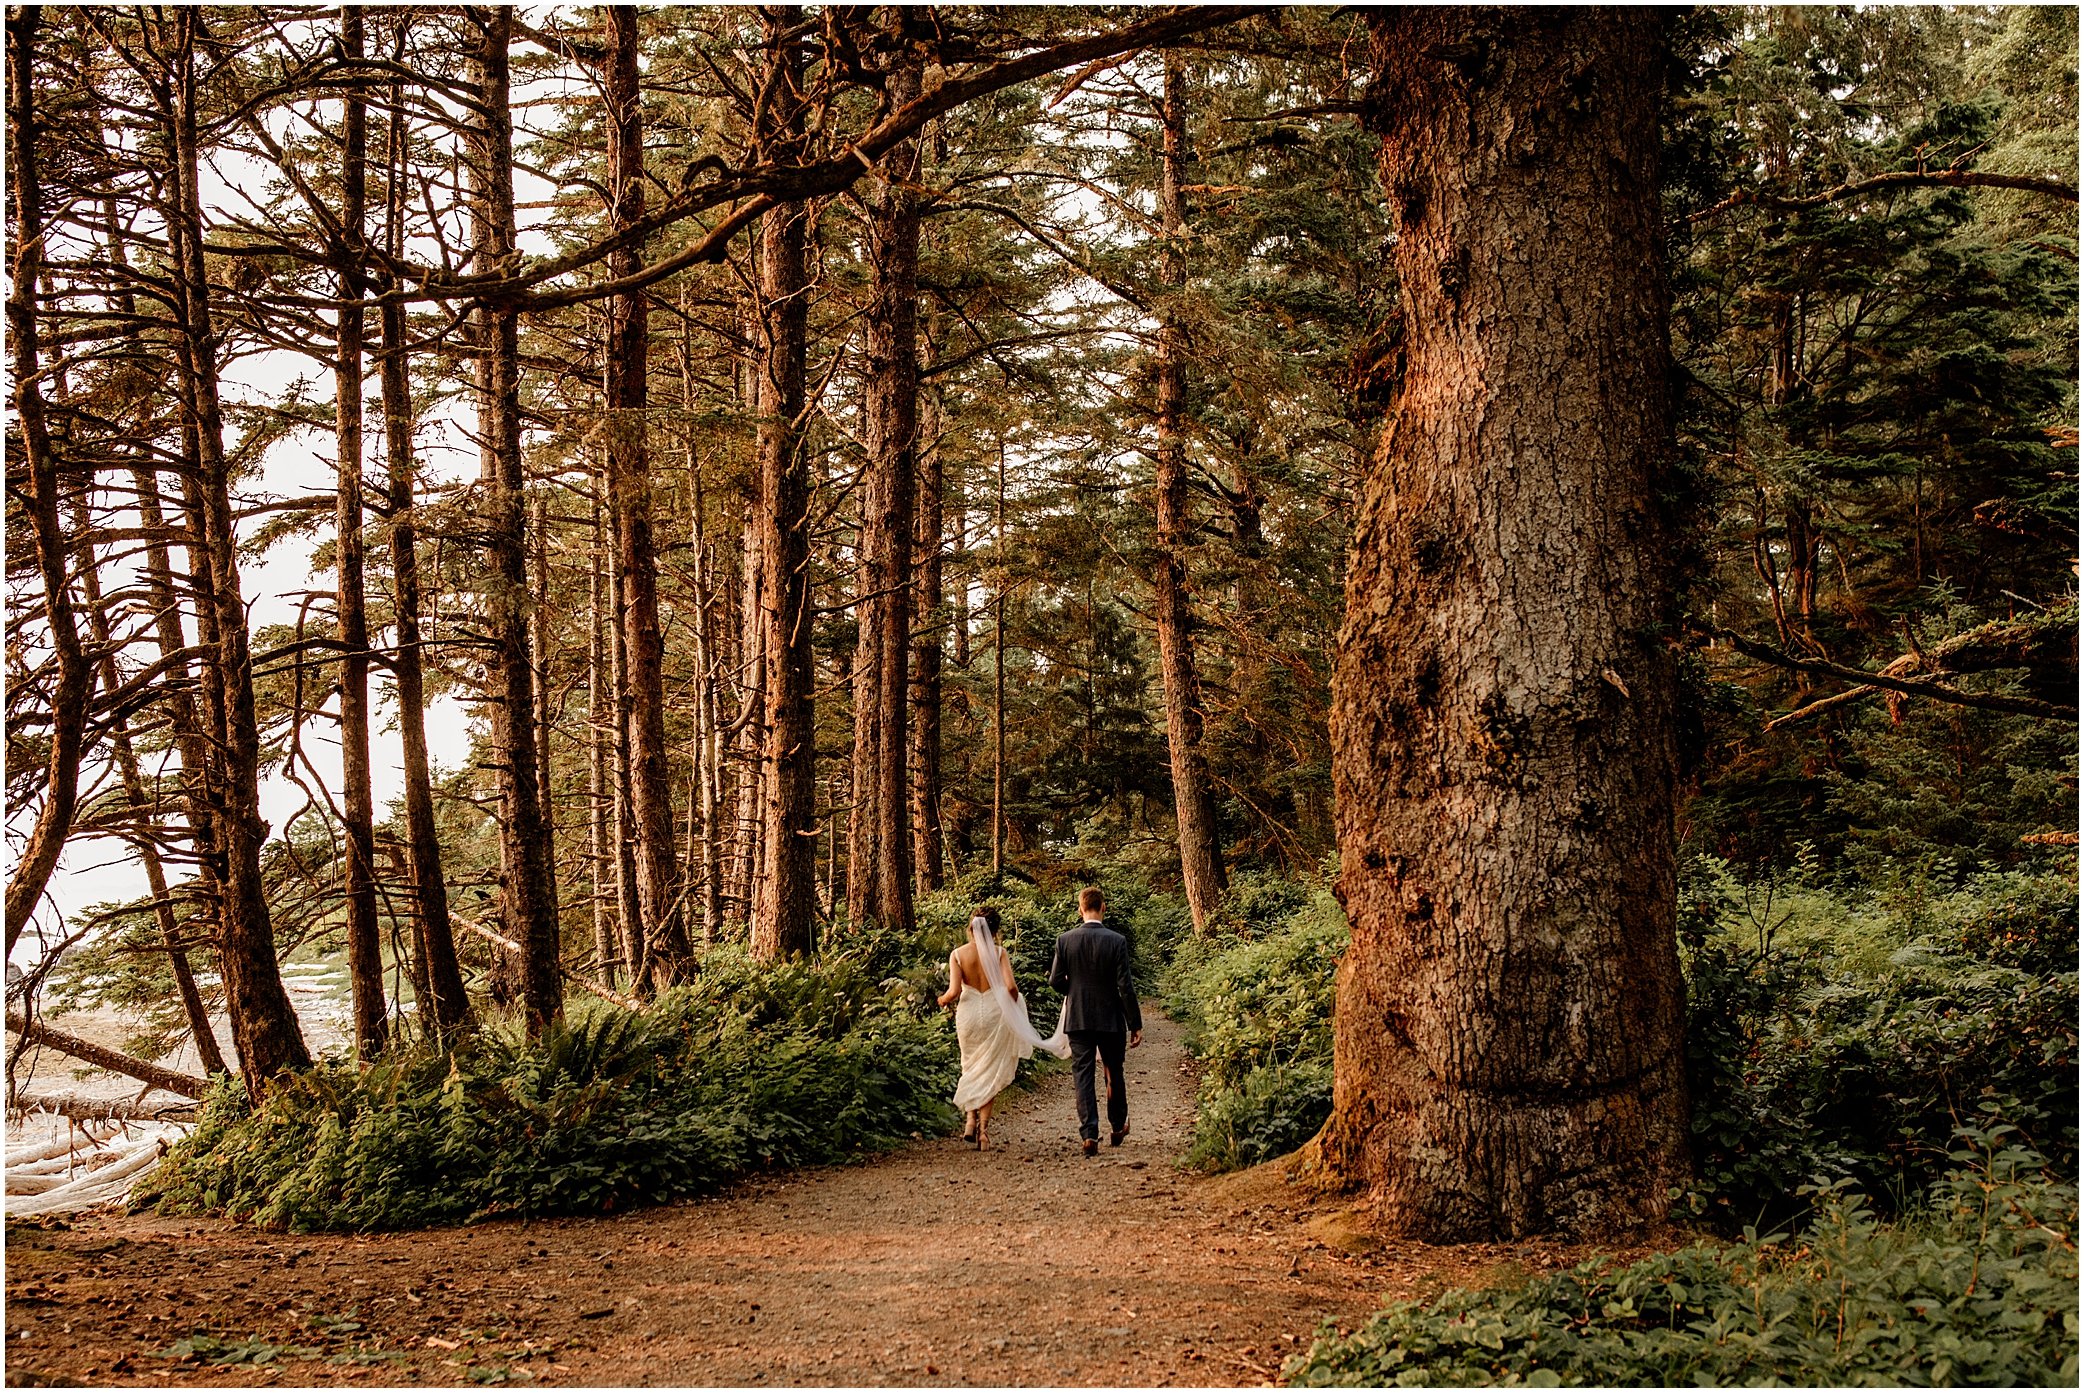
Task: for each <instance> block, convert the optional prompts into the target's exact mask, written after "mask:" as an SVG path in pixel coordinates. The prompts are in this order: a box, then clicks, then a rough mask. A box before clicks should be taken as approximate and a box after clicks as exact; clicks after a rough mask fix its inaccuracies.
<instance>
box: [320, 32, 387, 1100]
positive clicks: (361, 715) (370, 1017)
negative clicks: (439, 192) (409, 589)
mask: <svg viewBox="0 0 2084 1393" xmlns="http://www.w3.org/2000/svg"><path fill="white" fill-rule="evenodd" d="M363 35H364V23H363V17H362V10H361V8H360V7H359V6H354V5H346V6H342V7H341V11H340V36H339V42H340V52H341V57H342V59H343V61H345V62H347V63H350V64H358V63H360V62H361V61H362V55H363ZM341 107H342V110H341V121H340V147H341V148H340V226H341V238H340V245H339V247H338V248H337V251H338V256H337V258H336V264H335V274H336V276H337V278H338V282H339V286H338V289H339V294H340V298H341V301H342V304H341V306H340V309H339V311H338V312H337V318H336V319H335V322H334V340H333V398H334V409H333V435H334V440H335V442H336V456H335V460H334V476H335V478H336V480H337V485H336V493H335V504H334V526H335V529H336V542H335V545H334V575H335V591H334V605H335V615H334V618H335V622H336V624H337V627H338V635H339V639H340V783H341V800H340V801H341V804H342V807H341V821H342V822H343V823H344V824H345V825H344V827H343V829H342V830H344V831H345V832H346V834H347V855H346V858H345V863H344V865H343V866H342V878H343V889H344V891H345V895H346V900H347V977H348V986H349V991H350V994H351V996H352V999H353V1008H354V1035H355V1053H356V1054H358V1055H360V1056H361V1057H362V1058H364V1059H368V1058H371V1057H372V1056H374V1055H376V1054H378V1053H380V1052H381V1051H382V1050H383V1047H384V1042H385V1039H386V1038H387V1036H388V1035H389V1023H388V1021H387V1020H386V1019H385V1009H384V965H383V952H382V950H381V948H380V946H379V944H378V941H377V927H376V810H375V807H374V801H375V800H374V798H373V796H372V795H371V793H370V787H369V610H368V606H367V604H366V603H365V600H364V595H363V588H362V572H363V562H364V556H365V550H364V547H363V544H362V330H363V324H364V318H365V316H364V312H363V309H362V266H363V264H364V263H365V262H366V261H367V260H368V256H369V252H368V248H367V247H366V246H365V245H364V242H363V238H364V236H365V224H366V221H367V202H368V197H367V192H366V191H367V181H368V161H369V110H368V102H367V100H366V99H365V98H364V97H363V95H362V91H361V89H360V88H359V87H348V88H346V89H344V90H343V92H342V94H341Z"/></svg>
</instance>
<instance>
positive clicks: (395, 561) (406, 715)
mask: <svg viewBox="0 0 2084 1393" xmlns="http://www.w3.org/2000/svg"><path fill="white" fill-rule="evenodd" d="M391 95H392V108H393V110H392V116H391V128H390V135H389V145H390V150H389V154H388V162H389V168H390V179H389V184H390V187H389V188H388V189H387V190H386V203H387V215H386V216H387V220H388V225H387V227H386V228H385V241H386V245H387V246H388V247H389V248H390V251H391V254H392V255H393V256H397V255H400V254H401V253H402V252H403V249H404V243H405V163H406V161H405V116H404V101H403V93H402V92H400V91H399V89H398V88H397V87H396V86H395V85H394V86H393V88H392V94H391ZM386 288H387V289H395V288H396V281H395V280H391V279H387V281H386ZM378 320H379V324H380V327H381V332H382V334H383V348H382V351H383V364H382V367H381V371H380V374H379V381H380V384H381V388H382V392H383V411H384V468H385V472H386V476H387V477H386V479H385V483H386V485H387V486H388V491H389V494H390V507H391V610H392V623H393V624H395V625H396V626H397V631H398V645H397V652H396V654H395V656H394V657H393V658H392V661H391V676H392V679H393V680H394V681H395V682H396V684H397V689H398V743H399V754H400V762H401V764H402V765H403V766H404V773H405V835H406V856H407V860H408V862H409V864H410V865H411V867H412V894H413V961H414V971H413V985H414V990H415V991H417V992H419V993H420V994H421V995H420V1001H419V1002H418V1008H419V1013H420V1019H421V1022H422V1023H423V1024H424V1025H425V1026H426V1028H427V1029H428V1031H429V1032H430V1033H433V1034H436V1035H446V1034H450V1033H453V1032H455V1031H459V1030H461V1029H463V1028H464V1027H465V1026H467V1025H469V1024H470V999H469V997H468V996H467V995H466V994H465V992H464V988H463V970H462V967H461V965H460V964H459V963H458V962H457V960H456V931H455V928H454V926H453V925H452V924H451V923H450V920H449V887H448V882H447V881H445V880H444V879H443V878H442V869H441V837H440V834H439V833H438V832H437V831H436V829H435V825H434V774H433V770H432V768H431V767H430V763H429V759H428V754H427V720H426V707H427V695H426V686H425V679H424V673H423V667H424V664H423V659H422V654H421V651H420V643H421V640H420V556H419V546H420V536H419V521H418V518H417V517H416V515H415V513H414V511H413V509H414V503H413V489H414V479H415V476H416V475H417V473H418V466H417V464H416V462H415V459H414V454H413V401H412V364H411V362H410V353H411V350H410V349H409V348H408V346H407V342H406V336H405V329H406V325H405V306H403V305H401V304H399V303H398V302H396V301H394V300H392V301H386V302H385V303H384V306H383V308H382V310H381V311H379V313H378Z"/></svg>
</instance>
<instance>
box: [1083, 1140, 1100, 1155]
mask: <svg viewBox="0 0 2084 1393" xmlns="http://www.w3.org/2000/svg"><path fill="white" fill-rule="evenodd" d="M1079 1150H1081V1151H1083V1152H1084V1153H1085V1154H1086V1155H1088V1156H1098V1155H1099V1154H1100V1139H1099V1138H1098V1137H1087V1138H1086V1139H1085V1140H1084V1141H1083V1142H1080V1143H1079Z"/></svg>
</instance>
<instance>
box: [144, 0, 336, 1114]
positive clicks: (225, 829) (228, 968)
mask: <svg viewBox="0 0 2084 1393" xmlns="http://www.w3.org/2000/svg"><path fill="white" fill-rule="evenodd" d="M170 22H171V27H172V31H173V32H172V36H171V37H172V44H171V50H172V51H171V58H170V65H171V68H172V72H171V74H170V76H171V77H172V82H171V83H170V87H171V90H172V96H173V99H174V107H173V110H172V111H171V112H170V113H168V116H169V122H168V124H169V126H170V127H171V129H170V131H169V135H170V136H171V138H172V139H171V143H172V146H173V156H174V161H173V163H174V175H175V177H174V179H173V181H172V183H171V185H170V188H169V192H170V194H171V196H172V197H171V203H170V206H169V207H168V209H167V213H168V217H167V226H168V232H169V237H170V240H171V242H172V244H173V261H174V270H175V274H174V281H175V290H176V299H177V304H178V313H179V315H180V319H181V349H182V354H183V361H182V364H181V379H182V380H181V384H180V385H181V392H182V396H183V406H184V408H185V412H186V417H187V419H186V420H185V421H184V422H183V435H184V443H185V445H186V447H187V450H188V453H189V461H188V468H187V471H186V476H185V478H184V481H183V482H184V485H185V487H186V489H187V493H188V514H189V524H190V526H191V527H192V528H193V529H194V531H195V536H196V544H197V546H198V548H199V555H198V560H199V561H200V562H201V565H199V566H198V567H197V569H196V573H195V575H194V576H193V577H192V578H191V584H192V586H193V587H194V590H195V594H196V605H197V616H196V617H197V627H198V631H199V632H198V638H199V639H200V640H201V642H202V644H203V645H204V646H205V647H206V648H207V649H208V650H209V651H208V654H207V656H206V657H205V658H204V660H203V664H202V682H201V687H202V693H203V709H204V726H205V730H206V732H207V736H208V743H209V746H210V749H211V754H210V757H209V761H208V765H207V776H206V780H205V786H206V787H205V796H206V798H207V800H208V807H209V817H208V826H209V829H210V837H209V846H208V847H207V849H206V850H205V852H204V854H205V856H206V857H207V859H208V860H209V861H210V863H211V868H210V874H211V875H212V876H213V877H214V878H215V880H216V882H217V885H218V888H219V892H220V898H219V902H218V925H219V931H220V932H219V939H218V958H219V962H220V965H221V966H222V968H223V975H224V995H225V1007H226V1011H227V1014H229V1016H230V1017H231V1026H232V1043H233V1045H234V1047H235V1048H236V1049H237V1051H238V1054H239V1061H240V1065H241V1067H242V1068H243V1070H244V1072H245V1078H246V1087H247V1090H248V1091H249V1092H251V1093H253V1094H255V1095H258V1094H259V1093H261V1092H263V1091H265V1089H266V1087H267V1085H268V1081H269V1080H271V1079H273V1078H274V1077H276V1076H277V1075H278V1074H281V1073H284V1072H288V1071H293V1070H302V1069H307V1068H309V1067H310V1065H311V1055H310V1052H309V1051H308V1050H307V1049H306V1048H305V1045H304V1036H303V1032H302V1031H301V1030H300V1029H299V1027H298V1024H297V1017H296V1012H295V1011H294V1010H293V1009H292V1008H291V1006H290V1002H289V994H288V992H286V991H285V990H284V989H283V986H282V973H281V969H280V966H279V965H278V964H277V962H276V960H275V931H274V925H273V922H272V920H271V918H270V916H269V910H268V901H267V894H266V888H265V886H264V885H263V884H262V881H261V868H260V855H261V847H262V845H263V844H264V843H265V842H266V840H267V835H268V825H267V823H265V822H263V821H262V820H261V815H260V762H261V745H260V729H259V726H258V724H257V722H256V719H255V712H254V697H253V663H252V654H251V651H250V650H249V647H248V644H247V633H246V604H245V600H244V598H243V597H242V596H241V594H240V587H239V560H238V546H237V539H236V536H235V534H234V519H233V512H232V503H231V492H230V488H231V466H230V461H229V460H227V459H226V457H225V453H224V418H223V412H222V410H221V409H220V407H219V404H218V393H217V334H216V330H215V328H214V327H213V324H212V310H211V305H210V296H209V280H208V277H207V275H206V273H205V269H204V264H203V235H202V215H201V207H202V204H201V194H200V185H199V180H198V168H199V163H200V143H201V142H200V138H199V132H198V121H197V113H196V104H197V99H198V95H199V94H198V92H197V90H196V86H197V82H196V50H197V48H198V47H199V46H200V45H201V44H202V43H203V42H204V41H205V37H206V36H205V35H204V34H203V33H202V32H201V30H202V26H203V12H202V11H201V10H195V9H189V10H177V11H175V12H174V13H173V14H172V15H171V16H170Z"/></svg>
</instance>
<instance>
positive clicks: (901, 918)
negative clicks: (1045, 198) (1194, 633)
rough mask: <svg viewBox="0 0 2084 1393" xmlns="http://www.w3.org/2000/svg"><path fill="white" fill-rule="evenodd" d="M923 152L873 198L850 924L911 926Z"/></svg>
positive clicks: (896, 75)
mask: <svg viewBox="0 0 2084 1393" xmlns="http://www.w3.org/2000/svg"><path fill="white" fill-rule="evenodd" d="M920 64H921V59H920V55H919V53H918V51H917V50H916V49H913V48H911V47H909V46H907V47H906V48H904V49H902V50H900V51H899V53H898V54H897V56H896V57H895V58H894V59H893V60H892V62H891V66H890V69H889V71H888V74H887V78H886V85H887V90H888V92H889V96H890V99H891V100H892V101H893V102H898V103H903V102H908V101H910V100H912V98H914V97H916V96H917V95H918V93H919V80H920V72H921V67H920ZM918 174H919V145H918V142H917V141H916V140H907V141H905V142H903V143H902V144H900V145H898V146H896V147H894V148H893V149H892V150H891V151H890V153H889V154H888V155H885V156H884V157H883V168H882V170H881V171H880V173H879V175H878V177H877V178H876V179H875V180H874V181H873V184H872V186H871V187H870V189H869V192H868V197H867V200H866V201H867V203H868V211H869V220H868V257H869V266H870V272H871V276H872V278H873V281H872V286H871V289H870V299H869V307H868V332H867V341H868V342H867V358H868V361H867V364H866V369H865V371H866V377H867V387H866V392H865V394H864V400H863V402H862V422H863V428H864V435H865V437H866V445H867V453H868V460H867V464H866V468H865V470H864V477H863V480H862V500H861V557H862V568H861V599H860V601H859V602H858V603H857V604H856V606H855V614H856V618H857V620H858V622H859V625H860V635H859V639H858V642H857V643H856V646H855V650H854V806H853V811H852V814H851V815H850V818H849V828H848V830H849V838H848V845H849V849H848V853H847V911H848V918H849V919H850V920H851V921H852V922H853V923H854V924H855V925H856V926H861V927H866V926H870V925H879V924H880V925H886V926H889V927H893V928H897V929H899V930H901V931H904V932H910V931H911V928H912V827H911V822H912V818H911V802H910V798H909V794H908V790H907V788H906V779H905V760H906V755H907V753H908V750H909V744H910V742H909V740H908V738H907V733H908V730H909V721H908V716H909V712H908V710H907V704H906V697H907V695H908V692H907V680H906V679H907V674H906V668H907V662H908V659H909V658H910V656H911V646H912V645H911V637H912V593H911V589H912V529H913V519H912V513H913V494H914V491H915V487H916V486H915V482H914V477H913V476H914V474H915V472H916V469H917V448H916V447H917V439H918V433H919V352H918V326H919V204H918V198H917V196H916V195H915V194H914V193H913V192H912V186H913V185H914V184H915V183H916V182H917V180H918Z"/></svg>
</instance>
